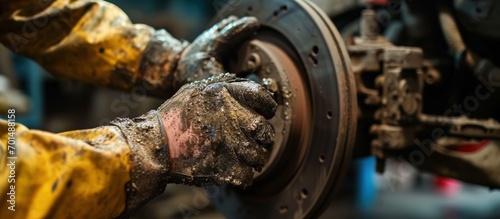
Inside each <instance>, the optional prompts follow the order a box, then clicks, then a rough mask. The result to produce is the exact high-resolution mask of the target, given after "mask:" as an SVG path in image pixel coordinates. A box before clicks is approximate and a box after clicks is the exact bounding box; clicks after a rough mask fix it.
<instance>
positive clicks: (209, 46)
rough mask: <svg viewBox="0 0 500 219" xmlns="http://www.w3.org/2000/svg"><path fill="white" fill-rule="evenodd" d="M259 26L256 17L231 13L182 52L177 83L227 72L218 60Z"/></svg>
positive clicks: (178, 84)
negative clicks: (236, 15)
mask: <svg viewBox="0 0 500 219" xmlns="http://www.w3.org/2000/svg"><path fill="white" fill-rule="evenodd" d="M259 26H260V25H259V22H258V20H257V19H256V18H254V17H243V18H241V19H238V18H237V17H235V16H231V17H228V18H226V19H225V20H223V21H221V22H220V23H218V24H216V25H215V26H213V27H212V28H210V29H208V30H207V31H205V32H204V33H202V34H201V35H200V36H199V37H198V38H197V39H196V40H195V41H193V43H191V44H190V45H189V46H188V47H187V48H186V49H185V50H184V51H183V52H182V54H181V57H180V60H179V62H178V67H177V69H176V71H175V75H174V78H175V85H176V87H177V88H179V87H181V86H182V85H184V84H186V83H190V82H193V81H197V80H200V79H205V78H208V77H210V76H216V75H219V74H221V73H224V72H225V71H224V68H223V67H222V65H221V64H220V62H219V61H218V60H219V59H220V58H221V57H222V56H224V55H226V54H227V53H228V52H229V50H230V49H232V48H234V47H235V46H237V45H239V44H240V43H241V42H242V41H243V40H245V39H246V38H248V37H249V36H251V35H252V34H253V33H254V32H255V31H256V30H257V29H258V28H259Z"/></svg>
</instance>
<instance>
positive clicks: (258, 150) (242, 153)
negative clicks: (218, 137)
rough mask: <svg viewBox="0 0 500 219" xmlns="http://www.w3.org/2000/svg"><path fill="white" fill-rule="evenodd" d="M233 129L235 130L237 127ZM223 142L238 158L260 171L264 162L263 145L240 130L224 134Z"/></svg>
mask: <svg viewBox="0 0 500 219" xmlns="http://www.w3.org/2000/svg"><path fill="white" fill-rule="evenodd" d="M235 129H236V130H237V128H235ZM224 144H225V145H226V146H227V147H229V148H231V149H232V150H233V151H234V153H236V156H237V158H238V160H240V161H241V162H243V163H244V164H246V165H248V166H251V167H252V168H254V169H255V170H257V171H261V170H262V167H264V165H265V164H266V150H265V149H264V147H262V146H260V145H259V144H258V143H257V142H255V141H254V140H253V139H252V138H250V137H248V136H247V135H246V134H245V133H242V132H241V131H233V133H231V134H229V135H226V136H225V140H224Z"/></svg>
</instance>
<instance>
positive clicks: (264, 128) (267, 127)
mask: <svg viewBox="0 0 500 219" xmlns="http://www.w3.org/2000/svg"><path fill="white" fill-rule="evenodd" d="M238 120H239V123H240V129H241V130H243V132H244V133H245V134H246V135H247V136H248V137H250V138H252V140H254V141H255V142H257V143H258V144H259V145H261V146H262V147H264V148H266V149H267V150H272V148H273V146H274V128H273V126H272V125H271V124H270V123H269V121H267V120H266V119H265V118H264V117H263V116H260V115H252V116H249V114H244V115H243V113H242V114H240V115H238Z"/></svg>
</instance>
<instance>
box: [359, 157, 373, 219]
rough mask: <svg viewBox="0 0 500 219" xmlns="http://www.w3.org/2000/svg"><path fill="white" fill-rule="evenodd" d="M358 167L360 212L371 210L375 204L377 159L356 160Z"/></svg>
mask: <svg viewBox="0 0 500 219" xmlns="http://www.w3.org/2000/svg"><path fill="white" fill-rule="evenodd" d="M354 165H355V167H356V174H357V180H356V202H357V203H356V204H357V207H358V209H359V210H360V211H362V212H363V211H367V210H369V209H370V208H371V207H372V206H373V205H374V203H375V200H376V197H377V187H376V184H375V174H376V173H375V157H373V156H370V157H366V158H360V159H357V160H354Z"/></svg>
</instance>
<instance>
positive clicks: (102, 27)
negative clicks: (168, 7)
mask: <svg viewBox="0 0 500 219" xmlns="http://www.w3.org/2000/svg"><path fill="white" fill-rule="evenodd" d="M0 5H1V6H0V42H1V43H2V44H4V45H5V46H6V47H8V48H10V49H11V50H12V51H14V52H16V53H19V54H22V55H25V56H28V57H30V58H32V59H34V60H35V61H37V62H38V63H39V64H41V65H42V66H43V67H44V68H45V69H46V70H47V71H49V72H51V73H52V74H54V75H57V76H62V77H65V78H69V79H73V80H78V81H82V82H88V83H93V84H98V85H103V86H108V87H112V88H118V89H124V90H132V89H133V88H134V87H135V86H140V87H143V88H146V89H147V91H148V92H149V93H150V94H153V95H157V96H163V97H168V96H169V95H172V94H173V93H174V92H175V90H173V89H174V88H173V84H172V83H173V79H172V77H173V74H172V72H173V71H174V69H175V65H176V62H177V60H178V58H179V54H180V52H181V51H182V50H183V49H184V48H185V47H186V44H185V43H183V42H180V41H178V40H176V39H174V38H173V37H172V36H171V35H169V34H168V33H166V32H165V31H164V30H159V31H155V30H154V29H153V28H151V27H149V26H146V25H142V24H132V23H131V21H130V20H129V18H128V17H127V15H126V14H125V13H124V12H123V11H122V10H120V9H119V8H118V7H116V6H115V5H113V4H110V3H107V2H104V1H99V0H0Z"/></svg>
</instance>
